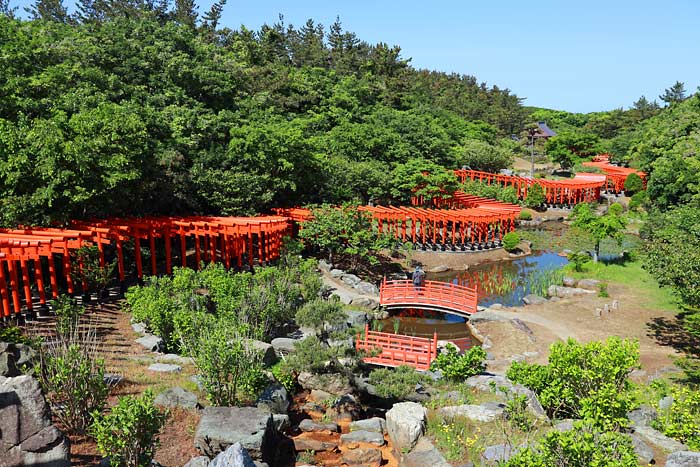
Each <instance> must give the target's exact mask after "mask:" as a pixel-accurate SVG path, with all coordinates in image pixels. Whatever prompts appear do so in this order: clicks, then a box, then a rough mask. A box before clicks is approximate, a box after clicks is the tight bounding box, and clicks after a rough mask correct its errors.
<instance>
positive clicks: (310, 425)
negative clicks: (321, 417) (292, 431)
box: [299, 418, 340, 433]
mask: <svg viewBox="0 0 700 467" xmlns="http://www.w3.org/2000/svg"><path fill="white" fill-rule="evenodd" d="M299 429H300V430H301V431H303V432H305V433H310V432H318V431H331V432H338V431H340V429H339V428H338V424H337V423H335V422H328V423H323V422H315V421H313V420H311V419H310V418H305V419H304V420H302V421H301V423H299Z"/></svg>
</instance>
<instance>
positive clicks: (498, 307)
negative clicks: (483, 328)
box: [489, 303, 505, 310]
mask: <svg viewBox="0 0 700 467" xmlns="http://www.w3.org/2000/svg"><path fill="white" fill-rule="evenodd" d="M503 308H505V307H504V306H503V305H502V304H501V303H494V304H493V305H491V306H489V309H490V310H502V309H503Z"/></svg>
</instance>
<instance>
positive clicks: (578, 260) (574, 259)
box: [566, 251, 591, 272]
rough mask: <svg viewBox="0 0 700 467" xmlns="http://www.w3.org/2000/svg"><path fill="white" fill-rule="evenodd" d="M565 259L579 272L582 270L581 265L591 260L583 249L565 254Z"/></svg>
mask: <svg viewBox="0 0 700 467" xmlns="http://www.w3.org/2000/svg"><path fill="white" fill-rule="evenodd" d="M566 259H568V260H569V262H570V263H571V264H573V265H574V270H575V271H576V272H581V271H583V265H584V264H586V263H587V262H588V261H590V260H591V256H590V255H589V254H588V253H586V252H585V251H575V252H571V253H569V254H568V255H566Z"/></svg>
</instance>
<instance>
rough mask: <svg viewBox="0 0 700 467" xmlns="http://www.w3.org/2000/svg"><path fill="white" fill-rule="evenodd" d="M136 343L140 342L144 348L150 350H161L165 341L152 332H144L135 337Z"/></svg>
mask: <svg viewBox="0 0 700 467" xmlns="http://www.w3.org/2000/svg"><path fill="white" fill-rule="evenodd" d="M136 343H138V344H141V345H142V346H143V347H144V348H145V349H146V350H150V351H151V352H162V351H163V350H165V341H164V340H163V339H162V338H160V337H158V336H154V335H153V334H146V335H144V336H143V337H139V338H138V339H136Z"/></svg>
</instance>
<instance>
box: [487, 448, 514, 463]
mask: <svg viewBox="0 0 700 467" xmlns="http://www.w3.org/2000/svg"><path fill="white" fill-rule="evenodd" d="M517 451H518V448H517V447H514V446H511V445H510V444H494V445H493V446H487V447H486V449H484V452H482V453H481V458H482V459H483V460H484V461H485V462H486V463H488V464H494V463H496V462H502V461H507V460H508V459H510V458H511V457H512V456H513V454H515V453H516V452H517Z"/></svg>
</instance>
